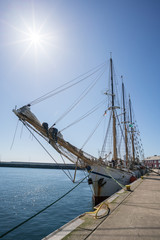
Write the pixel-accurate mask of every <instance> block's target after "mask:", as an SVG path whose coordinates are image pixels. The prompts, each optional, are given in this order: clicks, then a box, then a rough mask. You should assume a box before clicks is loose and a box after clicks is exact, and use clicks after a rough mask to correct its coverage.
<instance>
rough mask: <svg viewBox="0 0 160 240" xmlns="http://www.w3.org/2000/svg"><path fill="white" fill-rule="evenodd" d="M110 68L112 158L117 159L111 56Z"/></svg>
mask: <svg viewBox="0 0 160 240" xmlns="http://www.w3.org/2000/svg"><path fill="white" fill-rule="evenodd" d="M110 68H111V93H112V117H113V160H117V138H116V117H115V106H114V97H115V95H114V86H113V64H112V58H110Z"/></svg>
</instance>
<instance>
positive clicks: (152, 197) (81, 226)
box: [44, 173, 160, 240]
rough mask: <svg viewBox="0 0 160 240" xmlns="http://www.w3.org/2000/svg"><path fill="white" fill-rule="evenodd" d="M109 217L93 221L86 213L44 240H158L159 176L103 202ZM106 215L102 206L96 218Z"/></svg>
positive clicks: (159, 234)
mask: <svg viewBox="0 0 160 240" xmlns="http://www.w3.org/2000/svg"><path fill="white" fill-rule="evenodd" d="M104 202H105V203H108V204H109V208H110V213H109V214H108V215H107V216H105V217H102V218H98V219H96V218H95V217H94V215H95V214H90V213H85V214H83V215H81V216H79V217H77V218H76V219H74V220H72V221H71V222H69V223H67V224H66V225H64V226H63V227H61V228H60V229H58V230H57V231H55V232H53V233H51V234H50V235H49V236H47V237H45V238H44V240H60V239H63V240H75V239H76V240H85V239H87V240H107V239H110V240H112V239H113V240H126V239H127V240H128V239H129V240H132V239H134V240H137V239H141V240H143V239H145V240H149V239H151V240H153V239H154V240H155V239H157V240H159V239H160V176H159V175H157V174H155V173H150V174H149V175H148V176H145V177H144V178H143V179H138V180H137V181H135V182H134V183H132V184H131V191H125V190H123V189H122V190H120V191H119V192H118V193H116V194H114V195H112V196H111V197H110V198H109V199H107V200H106V201H104ZM106 212H107V205H106V204H102V205H101V209H100V210H99V212H97V215H98V214H103V213H106Z"/></svg>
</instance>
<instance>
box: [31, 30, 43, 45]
mask: <svg viewBox="0 0 160 240" xmlns="http://www.w3.org/2000/svg"><path fill="white" fill-rule="evenodd" d="M29 39H30V41H31V42H32V43H33V44H34V45H37V44H40V43H41V39H42V36H41V34H39V33H37V32H31V33H30V37H29Z"/></svg>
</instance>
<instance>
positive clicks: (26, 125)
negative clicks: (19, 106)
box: [20, 120, 72, 181]
mask: <svg viewBox="0 0 160 240" xmlns="http://www.w3.org/2000/svg"><path fill="white" fill-rule="evenodd" d="M20 121H21V122H22V123H23V124H24V126H25V127H26V128H27V129H28V131H29V132H30V133H31V134H32V136H33V137H34V138H35V139H36V141H37V142H38V143H39V144H40V145H41V147H42V148H43V149H44V150H45V151H46V153H47V154H48V155H49V156H50V157H51V159H52V160H53V161H54V162H55V163H56V164H57V165H58V166H59V164H58V163H57V161H56V160H55V159H54V158H53V156H52V155H51V154H50V153H49V151H48V150H47V149H46V148H45V147H44V146H43V144H42V143H41V142H40V141H39V140H38V138H37V137H36V136H35V135H34V134H33V133H32V131H31V130H30V129H29V127H28V124H26V123H25V122H24V121H22V120H20ZM44 139H45V138H44ZM45 140H46V139H45ZM46 141H47V140H46ZM59 167H60V166H59ZM60 169H61V170H62V171H63V172H64V174H66V176H67V177H68V178H69V179H70V180H71V181H72V178H71V177H70V176H69V175H68V174H67V173H66V172H65V171H64V169H63V168H62V167H60Z"/></svg>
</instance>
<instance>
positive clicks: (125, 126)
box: [122, 77, 128, 165]
mask: <svg viewBox="0 0 160 240" xmlns="http://www.w3.org/2000/svg"><path fill="white" fill-rule="evenodd" d="M122 95H123V111H124V114H123V116H124V129H125V150H126V165H127V164H128V136H127V125H126V106H125V96H124V83H123V77H122Z"/></svg>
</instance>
